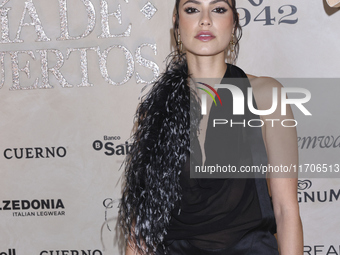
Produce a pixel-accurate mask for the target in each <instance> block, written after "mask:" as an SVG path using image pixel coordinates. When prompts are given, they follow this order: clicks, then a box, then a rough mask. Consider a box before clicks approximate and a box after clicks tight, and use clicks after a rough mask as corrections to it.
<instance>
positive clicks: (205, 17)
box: [200, 12, 212, 26]
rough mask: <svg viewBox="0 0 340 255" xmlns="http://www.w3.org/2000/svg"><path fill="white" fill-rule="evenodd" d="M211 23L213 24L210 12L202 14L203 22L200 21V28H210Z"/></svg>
mask: <svg viewBox="0 0 340 255" xmlns="http://www.w3.org/2000/svg"><path fill="white" fill-rule="evenodd" d="M211 23H212V22H211V19H210V16H209V13H208V12H204V13H202V17H201V20H200V26H210V25H211Z"/></svg>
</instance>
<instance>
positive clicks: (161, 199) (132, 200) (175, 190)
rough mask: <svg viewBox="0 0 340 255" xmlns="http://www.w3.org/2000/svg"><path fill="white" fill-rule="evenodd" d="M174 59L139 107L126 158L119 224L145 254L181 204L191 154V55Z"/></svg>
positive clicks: (159, 240)
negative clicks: (184, 172)
mask: <svg viewBox="0 0 340 255" xmlns="http://www.w3.org/2000/svg"><path fill="white" fill-rule="evenodd" d="M169 56H170V61H168V62H167V66H166V71H165V72H164V73H163V74H162V75H161V76H160V77H159V79H158V80H157V81H156V82H155V84H154V85H153V87H152V88H151V89H150V91H149V92H148V93H147V95H146V96H144V98H143V99H144V100H142V102H141V103H140V105H139V107H138V109H137V112H136V115H135V121H136V123H137V128H136V131H135V132H134V134H133V137H132V138H133V144H132V147H131V150H130V153H129V154H128V156H127V157H126V159H125V182H126V183H125V186H124V189H123V193H122V198H121V201H120V204H119V215H118V217H119V224H120V226H121V227H122V229H123V232H124V235H125V238H126V240H127V239H130V240H132V243H133V244H135V249H137V251H138V252H139V254H153V253H154V252H155V251H156V249H157V246H158V245H159V244H162V242H163V240H164V236H165V235H166V228H167V226H168V225H169V222H170V219H171V210H172V209H173V208H174V206H175V204H176V203H180V200H181V186H180V184H179V177H180V173H181V169H182V167H183V165H184V163H185V161H186V160H187V156H186V155H187V154H186V153H187V152H188V151H190V112H191V111H190V87H189V85H188V78H189V76H190V75H189V74H188V66H187V62H186V58H185V55H181V56H176V55H175V56H171V55H169ZM168 58H169V57H168ZM133 223H134V228H132V226H133ZM163 248H165V246H164V245H163Z"/></svg>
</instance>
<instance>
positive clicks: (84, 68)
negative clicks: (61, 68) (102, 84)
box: [66, 47, 99, 87]
mask: <svg viewBox="0 0 340 255" xmlns="http://www.w3.org/2000/svg"><path fill="white" fill-rule="evenodd" d="M88 50H94V51H96V52H98V51H99V47H97V48H95V47H92V48H76V49H67V55H66V58H67V59H68V58H69V56H70V54H71V52H74V51H80V68H81V74H82V78H81V84H79V85H77V86H78V87H92V86H93V84H92V83H90V82H89V76H88V65H87V51H88Z"/></svg>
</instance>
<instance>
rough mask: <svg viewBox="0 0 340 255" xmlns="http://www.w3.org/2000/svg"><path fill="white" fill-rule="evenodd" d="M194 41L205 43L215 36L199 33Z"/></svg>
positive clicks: (208, 33)
mask: <svg viewBox="0 0 340 255" xmlns="http://www.w3.org/2000/svg"><path fill="white" fill-rule="evenodd" d="M195 38H196V39H198V40H200V41H203V42H207V41H210V40H212V39H214V38H215V36H214V35H213V34H212V33H211V32H210V31H201V32H199V33H198V34H197V35H196V36H195Z"/></svg>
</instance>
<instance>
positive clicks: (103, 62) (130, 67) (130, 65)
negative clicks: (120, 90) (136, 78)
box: [97, 45, 134, 85]
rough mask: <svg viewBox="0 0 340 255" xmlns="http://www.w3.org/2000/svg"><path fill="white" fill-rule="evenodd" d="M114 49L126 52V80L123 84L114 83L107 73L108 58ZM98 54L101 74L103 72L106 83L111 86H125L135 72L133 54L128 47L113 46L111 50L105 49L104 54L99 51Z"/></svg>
mask: <svg viewBox="0 0 340 255" xmlns="http://www.w3.org/2000/svg"><path fill="white" fill-rule="evenodd" d="M114 48H118V49H121V50H122V51H123V52H124V55H125V59H126V61H127V71H126V76H125V77H124V80H123V81H121V82H114V81H113V80H112V79H111V78H110V77H109V74H108V71H107V56H108V55H109V52H110V51H111V50H112V49H114ZM97 53H98V55H99V68H100V72H101V74H102V76H103V78H104V79H105V81H107V82H108V83H109V84H111V85H123V84H124V83H126V82H127V81H128V80H130V79H131V77H132V74H133V72H134V61H133V57H132V54H131V52H130V51H129V50H128V49H127V48H126V47H124V46H123V45H112V46H110V47H109V48H107V49H105V50H104V51H103V53H100V50H98V51H97Z"/></svg>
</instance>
